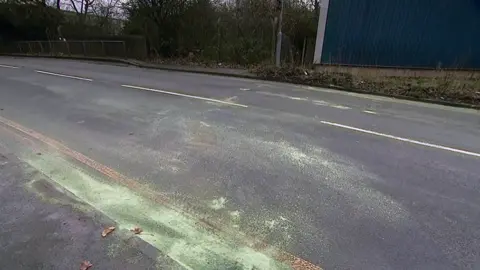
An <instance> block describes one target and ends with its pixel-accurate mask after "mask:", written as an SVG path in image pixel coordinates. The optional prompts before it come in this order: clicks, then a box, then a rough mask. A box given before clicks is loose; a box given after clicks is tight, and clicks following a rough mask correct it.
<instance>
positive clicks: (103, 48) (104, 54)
mask: <svg viewBox="0 0 480 270" xmlns="http://www.w3.org/2000/svg"><path fill="white" fill-rule="evenodd" d="M100 42H102V53H103V56H107V53H106V52H105V43H104V42H103V40H102V41H100Z"/></svg>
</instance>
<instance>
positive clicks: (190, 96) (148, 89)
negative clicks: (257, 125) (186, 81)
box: [122, 84, 248, 108]
mask: <svg viewBox="0 0 480 270" xmlns="http://www.w3.org/2000/svg"><path fill="white" fill-rule="evenodd" d="M122 86H123V87H127V88H133V89H139V90H146V91H151V92H157V93H162V94H168V95H174V96H180V97H188V98H193V99H200V100H205V101H210V102H217V103H222V104H226V105H231V106H238V107H242V108H248V106H247V105H243V104H237V103H232V102H227V101H223V100H218V99H213V98H205V97H199V96H192V95H186V94H180V93H175V92H168V91H164V90H158V89H152V88H146V87H140V86H134V85H128V84H122Z"/></svg>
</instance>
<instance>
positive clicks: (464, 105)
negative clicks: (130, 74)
mask: <svg viewBox="0 0 480 270" xmlns="http://www.w3.org/2000/svg"><path fill="white" fill-rule="evenodd" d="M0 56H7V57H32V58H54V59H67V60H81V61H82V60H83V61H96V62H107V63H120V64H125V65H130V66H135V67H139V68H147V69H156V70H166V71H174V72H185V73H196V74H205V75H213V76H223V77H234V78H242V79H252V80H261V81H270V82H282V83H290V84H295V85H299V86H305V87H308V86H310V87H319V88H326V89H333V90H338V91H342V92H349V93H356V94H363V95H373V96H380V97H388V98H393V99H399V100H408V101H415V102H421V103H430V104H437V105H443V106H450V107H457V108H466V109H474V110H480V105H474V104H467V103H458V102H451V101H442V100H432V99H423V98H414V97H409V96H401V95H392V94H383V93H371V92H367V91H361V90H356V89H351V88H344V87H340V86H335V85H325V86H319V85H309V84H297V83H292V82H290V81H288V80H282V79H278V78H262V77H259V76H257V75H254V74H250V75H249V74H235V73H226V72H220V71H219V72H216V71H209V70H201V69H195V68H189V67H164V66H156V65H154V64H149V63H146V62H143V61H139V60H134V59H122V58H113V57H93V56H91V57H89V56H58V55H31V54H6V53H0Z"/></svg>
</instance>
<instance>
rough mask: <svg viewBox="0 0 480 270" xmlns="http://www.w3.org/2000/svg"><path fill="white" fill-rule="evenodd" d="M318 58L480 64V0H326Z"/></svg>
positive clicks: (343, 61)
mask: <svg viewBox="0 0 480 270" xmlns="http://www.w3.org/2000/svg"><path fill="white" fill-rule="evenodd" d="M322 63H334V64H347V65H375V66H401V67H429V68H437V67H442V68H477V69H478V68H480V0H456V1H454V0H330V6H329V10H328V17H327V24H326V32H325V41H324V45H323V52H322Z"/></svg>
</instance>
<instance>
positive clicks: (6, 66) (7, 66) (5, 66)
mask: <svg viewBox="0 0 480 270" xmlns="http://www.w3.org/2000/svg"><path fill="white" fill-rule="evenodd" d="M0 67H4V68H18V67H14V66H9V65H0Z"/></svg>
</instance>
